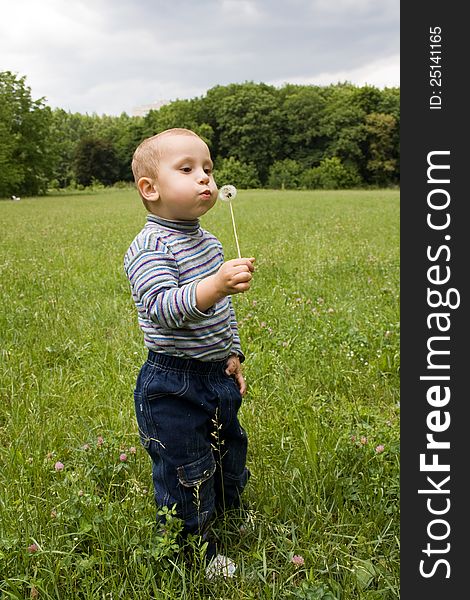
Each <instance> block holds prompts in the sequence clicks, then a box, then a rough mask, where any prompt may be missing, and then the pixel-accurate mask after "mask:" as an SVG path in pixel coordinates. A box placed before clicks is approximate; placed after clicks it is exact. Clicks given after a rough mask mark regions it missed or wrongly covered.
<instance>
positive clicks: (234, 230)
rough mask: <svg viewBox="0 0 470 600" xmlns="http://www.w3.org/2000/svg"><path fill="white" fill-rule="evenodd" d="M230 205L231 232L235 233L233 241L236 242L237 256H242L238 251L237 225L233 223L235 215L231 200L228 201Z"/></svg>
mask: <svg viewBox="0 0 470 600" xmlns="http://www.w3.org/2000/svg"><path fill="white" fill-rule="evenodd" d="M228 203H229V205H230V214H231V215H232V225H233V233H234V234H235V242H236V244H237V251H238V258H241V257H242V253H241V252H240V244H239V243H238V235H237V227H236V225H235V217H234V215H233V208H232V201H231V200H229V201H228Z"/></svg>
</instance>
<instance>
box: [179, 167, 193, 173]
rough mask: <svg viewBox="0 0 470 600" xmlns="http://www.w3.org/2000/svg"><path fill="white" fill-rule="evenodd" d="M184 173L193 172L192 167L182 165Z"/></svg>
mask: <svg viewBox="0 0 470 600" xmlns="http://www.w3.org/2000/svg"><path fill="white" fill-rule="evenodd" d="M180 170H181V171H183V173H191V167H181V169H180Z"/></svg>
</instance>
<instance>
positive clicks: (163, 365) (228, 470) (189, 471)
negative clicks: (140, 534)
mask: <svg viewBox="0 0 470 600" xmlns="http://www.w3.org/2000/svg"><path fill="white" fill-rule="evenodd" d="M225 368H226V361H218V362H203V361H199V360H194V359H184V358H178V357H174V356H168V355H165V354H158V353H155V352H152V351H149V355H148V359H147V361H146V362H145V363H144V365H143V366H142V368H141V370H140V373H139V376H138V378H137V383H136V388H135V392H134V399H135V411H136V417H137V423H138V426H139V434H140V440H141V442H142V445H143V446H144V448H145V449H146V450H147V452H148V453H149V455H150V457H151V459H152V476H153V484H154V492H155V502H156V504H157V507H164V506H167V507H169V508H171V507H172V506H174V505H176V513H177V516H178V517H179V518H181V519H182V520H183V522H184V525H183V534H184V535H187V534H188V533H198V534H201V535H203V534H204V532H205V530H206V528H207V526H208V524H209V522H210V520H211V518H212V517H213V515H214V513H215V511H216V510H218V509H222V510H224V509H227V508H232V507H233V508H236V507H238V506H239V503H240V494H241V493H242V492H243V489H244V487H245V485H246V483H247V481H248V477H249V475H250V473H249V470H248V469H247V468H246V466H245V462H246V453H247V443H248V441H247V436H246V432H245V430H244V429H243V428H242V427H241V425H240V423H239V421H238V417H237V413H238V410H239V408H240V405H241V402H242V397H241V394H240V391H239V389H238V386H237V384H236V382H235V380H234V379H233V378H232V377H229V376H227V375H226V374H225Z"/></svg>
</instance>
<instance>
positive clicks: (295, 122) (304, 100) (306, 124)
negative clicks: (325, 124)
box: [280, 84, 328, 167]
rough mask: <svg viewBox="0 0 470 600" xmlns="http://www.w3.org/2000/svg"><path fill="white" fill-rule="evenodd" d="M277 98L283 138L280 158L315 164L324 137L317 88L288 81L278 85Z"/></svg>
mask: <svg viewBox="0 0 470 600" xmlns="http://www.w3.org/2000/svg"><path fill="white" fill-rule="evenodd" d="M280 98H281V110H282V127H283V133H282V138H283V141H284V143H283V144H282V152H283V154H284V156H282V157H281V158H290V159H293V160H296V161H299V162H300V163H301V164H302V165H303V166H304V167H312V166H314V165H317V164H318V163H319V162H320V160H321V159H322V158H323V154H324V152H325V145H326V142H327V139H328V138H327V137H326V136H325V135H324V133H323V131H322V115H323V113H324V111H325V106H326V101H325V98H324V94H322V92H321V88H320V87H318V86H311V85H291V84H289V85H286V86H284V87H283V88H281V90H280Z"/></svg>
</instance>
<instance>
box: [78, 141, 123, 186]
mask: <svg viewBox="0 0 470 600" xmlns="http://www.w3.org/2000/svg"><path fill="white" fill-rule="evenodd" d="M118 177H119V165H118V161H117V158H116V152H115V149H114V146H113V145H112V143H111V142H109V141H107V140H102V139H100V138H94V137H91V136H90V137H85V138H83V139H82V140H80V142H79V143H78V146H77V151H76V155H75V178H76V180H77V183H79V184H80V185H84V186H88V185H90V184H91V183H93V180H96V181H99V182H100V183H102V184H104V185H112V184H113V183H115V182H116V181H118Z"/></svg>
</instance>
